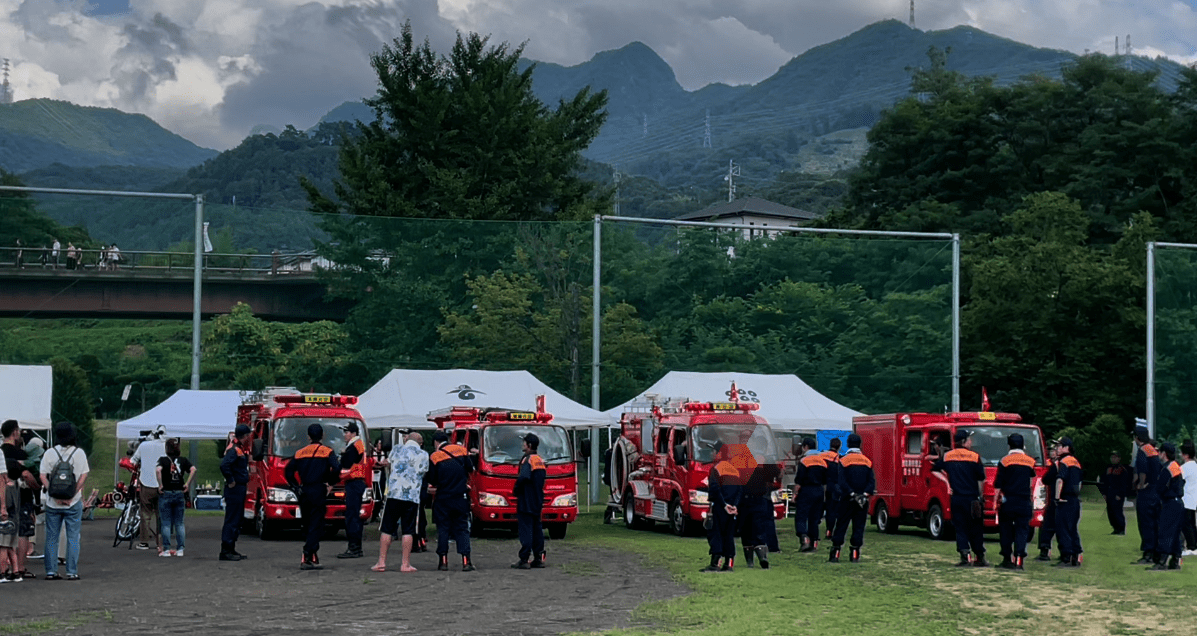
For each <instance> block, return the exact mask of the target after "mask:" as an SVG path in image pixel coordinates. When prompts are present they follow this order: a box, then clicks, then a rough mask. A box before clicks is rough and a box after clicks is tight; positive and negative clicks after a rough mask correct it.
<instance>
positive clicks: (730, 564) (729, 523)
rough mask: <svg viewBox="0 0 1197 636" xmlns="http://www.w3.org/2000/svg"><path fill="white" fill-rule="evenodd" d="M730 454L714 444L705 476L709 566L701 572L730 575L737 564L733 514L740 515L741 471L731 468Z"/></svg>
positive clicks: (716, 443)
mask: <svg viewBox="0 0 1197 636" xmlns="http://www.w3.org/2000/svg"><path fill="white" fill-rule="evenodd" d="M729 455H730V453H729V448H728V446H727V445H725V444H723V443H722V442H715V465H714V466H711V472H710V473H709V474H708V475H707V495H708V496H707V501H708V502H710V507H709V509H708V510H707V518H706V519H705V520H704V521H703V526H704V527H705V528H706V530H707V545H708V546H710V553H711V563H710V564H709V565H707V567H705V568H703V569H702V570H700V572H731V571H732V570H733V568H734V567H735V563H736V515H737V514H739V508H738V506H739V504H740V498H741V496H742V495H743V485H742V484H741V479H740V471H739V469H737V468H736V467H735V466H734V465H732V463H731V461H730V457H729ZM720 559H722V560H723V563H722V565H720Z"/></svg>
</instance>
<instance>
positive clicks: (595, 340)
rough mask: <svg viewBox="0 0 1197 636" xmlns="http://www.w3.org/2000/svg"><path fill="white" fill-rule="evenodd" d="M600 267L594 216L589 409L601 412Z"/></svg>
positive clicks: (599, 228) (594, 485) (599, 229)
mask: <svg viewBox="0 0 1197 636" xmlns="http://www.w3.org/2000/svg"><path fill="white" fill-rule="evenodd" d="M602 265H603V217H601V216H599V215H595V217H594V281H593V286H594V291H593V297H592V298H591V305H592V306H591V312H592V321H593V322H592V324H591V344H590V408H592V409H594V410H596V411H601V410H602V409H601V408H599V367H600V359H599V355H600V353H599V352H600V349H601V344H602V343H601V342H600V340H599V338H600V336H601V333H602V310H601V308H600V307H599V301H600V300H601V299H602V290H601V287H600V286H601V284H602ZM598 431H599V429H598V427H592V428H591V429H590V462H589V465H590V471H589V474H590V484H589V485H590V487H589V492H590V498H589V501H591V502H593V501H595V500H597V499H598V496H599V481H600V480H599V471H598V466H599V458H600V457H601V455H599V443H598Z"/></svg>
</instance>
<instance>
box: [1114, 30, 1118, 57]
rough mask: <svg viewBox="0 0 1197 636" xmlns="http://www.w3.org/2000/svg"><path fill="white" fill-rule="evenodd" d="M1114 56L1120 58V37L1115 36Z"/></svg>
mask: <svg viewBox="0 0 1197 636" xmlns="http://www.w3.org/2000/svg"><path fill="white" fill-rule="evenodd" d="M1114 56H1115V57H1117V56H1118V36H1116V35H1115V36H1114Z"/></svg>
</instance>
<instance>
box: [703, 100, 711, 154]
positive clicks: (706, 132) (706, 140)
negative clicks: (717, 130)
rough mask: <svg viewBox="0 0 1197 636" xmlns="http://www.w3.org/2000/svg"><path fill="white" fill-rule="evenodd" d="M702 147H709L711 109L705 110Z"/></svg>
mask: <svg viewBox="0 0 1197 636" xmlns="http://www.w3.org/2000/svg"><path fill="white" fill-rule="evenodd" d="M702 147H703V148H710V147H711V109H709V108H708V109H707V121H706V129H705V130H704V131H703V133H702Z"/></svg>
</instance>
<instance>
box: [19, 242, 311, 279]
mask: <svg viewBox="0 0 1197 636" xmlns="http://www.w3.org/2000/svg"><path fill="white" fill-rule="evenodd" d="M194 263H195V255H194V254H193V253H191V252H161V251H135V250H118V251H111V250H98V249H76V250H74V251H73V252H71V251H69V250H67V249H66V248H60V249H59V250H58V255H57V257H55V255H54V253H53V250H52V249H51V248H49V247H40V246H38V247H25V246H22V247H13V246H5V247H0V269H3V270H8V271H12V270H20V269H24V270H73V271H84V272H116V271H143V272H180V273H181V272H190V271H191V269H192V268H193V267H194ZM320 266H324V267H327V266H328V264H327V263H326V262H324V261H322V260H321V259H320V258H319V257H318V256H316V255H315V254H312V253H310V252H307V253H301V254H294V253H291V254H283V253H273V254H222V253H216V252H209V253H207V254H204V271H206V272H212V273H228V274H247V275H272V276H311V275H313V274H314V268H315V267H320Z"/></svg>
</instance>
